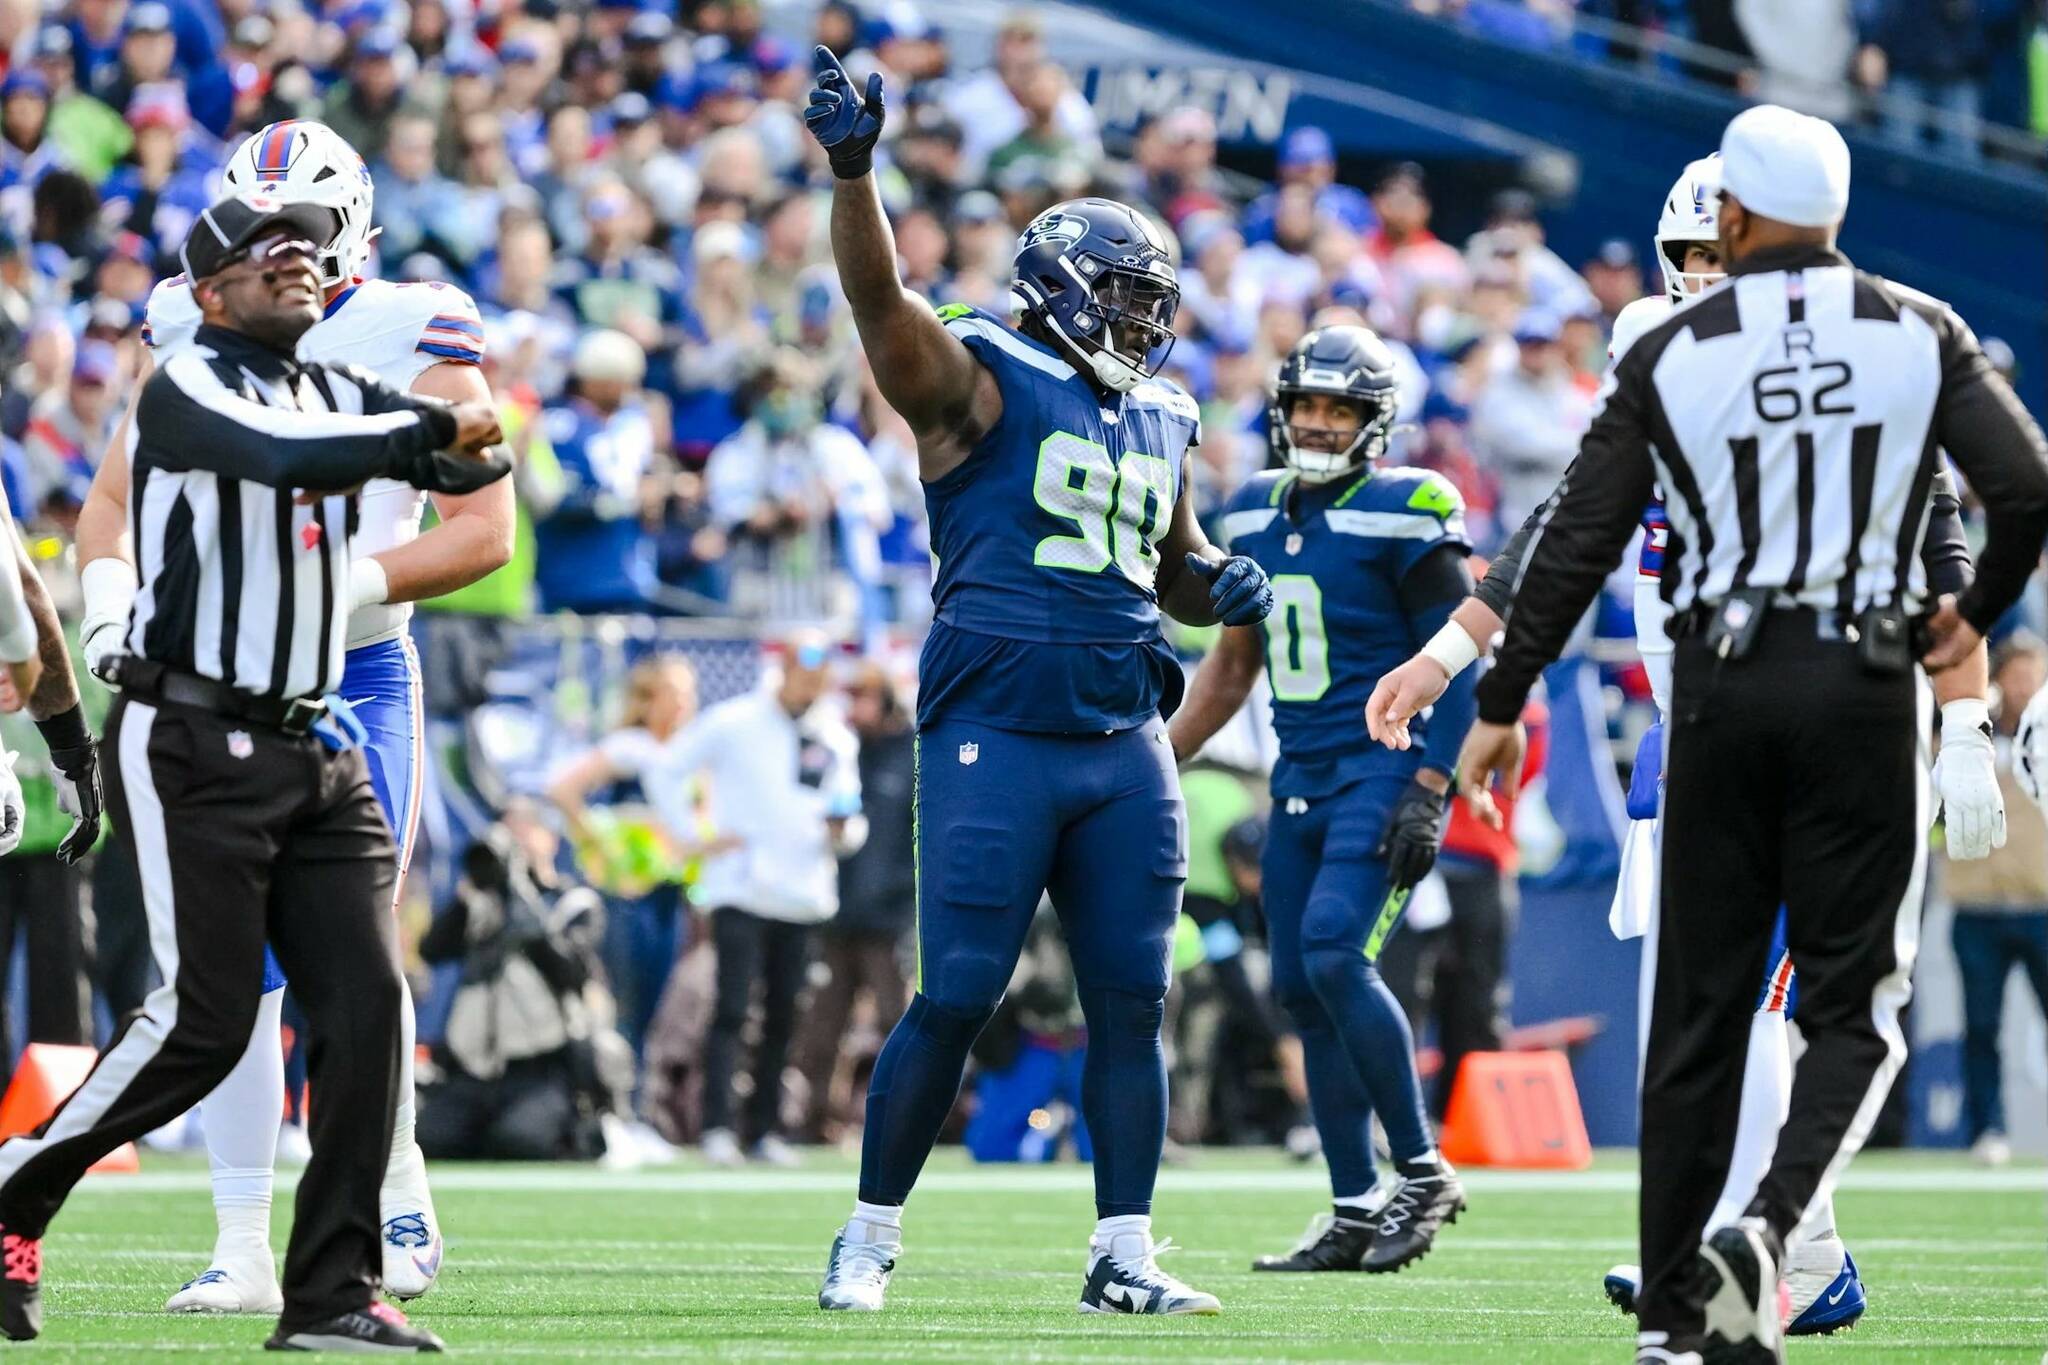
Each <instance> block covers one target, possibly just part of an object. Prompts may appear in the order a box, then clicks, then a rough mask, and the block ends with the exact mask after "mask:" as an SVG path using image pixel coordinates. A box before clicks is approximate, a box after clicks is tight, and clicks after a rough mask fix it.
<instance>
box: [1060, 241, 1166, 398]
mask: <svg viewBox="0 0 2048 1365" xmlns="http://www.w3.org/2000/svg"><path fill="white" fill-rule="evenodd" d="M1060 264H1061V265H1062V266H1063V267H1065V269H1066V270H1067V272H1068V273H1069V274H1070V275H1072V276H1073V277H1074V283H1075V287H1076V288H1077V289H1078V290H1080V291H1081V293H1082V294H1083V296H1084V297H1085V298H1086V299H1087V302H1085V303H1083V304H1082V305H1081V306H1080V307H1078V308H1076V309H1075V310H1074V312H1073V314H1072V320H1071V323H1070V326H1071V328H1072V330H1071V331H1070V330H1068V329H1066V328H1062V327H1061V326H1060V325H1059V323H1058V322H1057V321H1056V320H1054V318H1053V317H1052V315H1051V314H1050V312H1043V313H1042V314H1041V315H1042V316H1043V318H1044V320H1045V322H1046V324H1047V325H1048V326H1049V327H1051V328H1052V330H1053V332H1054V333H1055V335H1056V336H1057V337H1058V339H1059V340H1060V341H1061V342H1063V343H1064V344H1065V345H1066V347H1067V349H1068V350H1069V351H1071V352H1072V353H1073V354H1074V355H1075V356H1077V357H1078V358H1079V359H1080V360H1081V362H1082V364H1083V365H1084V366H1086V368H1087V369H1088V371H1089V372H1090V373H1091V374H1093V375H1094V376H1095V378H1096V380H1097V381H1098V382H1099V383H1101V384H1102V386H1103V387H1104V388H1107V389H1110V390H1112V391H1114V392H1117V393H1127V392H1129V391H1130V390H1131V389H1134V388H1136V387H1137V386H1138V385H1139V384H1141V383H1143V382H1144V381H1145V380H1147V379H1150V378H1152V377H1153V376H1155V375H1157V374H1158V373H1159V370H1160V367H1161V366H1163V365H1164V364H1165V363H1166V357H1167V355H1168V353H1169V352H1171V351H1172V350H1173V343H1174V340H1175V335H1174V330H1173V319H1174V315H1175V314H1176V313H1178V312H1179V311H1180V286H1179V285H1177V284H1175V283H1174V282H1173V280H1172V279H1171V277H1169V276H1165V275H1160V274H1153V273H1152V272H1150V271H1146V270H1139V269H1134V268H1131V267H1128V266H1122V265H1114V264H1111V263H1109V262H1107V261H1104V260H1102V259H1101V258H1100V257H1097V256H1082V257H1080V258H1079V261H1078V264H1077V263H1076V262H1075V261H1074V260H1063V261H1062V262H1061V263H1060Z"/></svg>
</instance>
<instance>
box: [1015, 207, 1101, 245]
mask: <svg viewBox="0 0 2048 1365" xmlns="http://www.w3.org/2000/svg"><path fill="white" fill-rule="evenodd" d="M1087 235H1088V220H1087V219H1085V218H1076V217H1074V216H1072V215H1071V214H1065V213H1061V212H1060V211H1059V210H1058V209H1057V208H1051V209H1047V210H1046V211H1045V212H1044V213H1041V214H1039V215H1038V216H1037V217H1036V218H1034V219H1032V220H1031V226H1030V227H1027V228H1025V229H1024V235H1023V236H1022V237H1021V238H1019V239H1018V241H1017V248H1018V250H1020V251H1021V250H1023V249H1024V248H1025V247H1027V246H1038V245H1040V244H1041V243H1044V242H1054V241H1056V242H1060V243H1062V244H1064V245H1066V246H1072V245H1073V244H1074V243H1076V242H1078V241H1080V240H1081V239H1082V238H1083V237H1085V236H1087Z"/></svg>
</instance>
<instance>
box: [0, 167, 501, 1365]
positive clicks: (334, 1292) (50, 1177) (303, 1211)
mask: <svg viewBox="0 0 2048 1365" xmlns="http://www.w3.org/2000/svg"><path fill="white" fill-rule="evenodd" d="M334 229H335V224H334V223H333V221H332V213H331V211H330V210H327V209H323V208H318V207H315V206H311V205H296V206H291V207H285V206H283V205H281V204H280V203H279V202H278V201H277V200H275V199H272V198H269V197H267V196H264V195H262V194H260V193H252V194H248V195H244V196H240V197H231V198H227V199H223V200H221V201H220V202H218V203H216V204H214V205H212V206H211V207H210V208H208V209H207V210H206V211H205V212H204V213H203V214H201V215H200V218H199V221H198V222H197V223H195V224H194V225H193V228H192V231H191V234H190V236H189V237H188V238H187V239H186V242H185V245H184V250H183V253H182V256H183V264H184V267H185V272H186V274H187V275H188V276H189V277H190V278H191V280H192V282H193V295H194V297H195V298H196V299H197V300H198V302H199V304H200V306H201V309H202V310H203V313H204V318H205V322H204V325H202V326H201V327H200V328H199V330H198V333H197V336H196V344H195V345H194V346H192V347H191V348H189V349H188V350H187V351H185V352H183V353H181V354H180V355H178V356H176V357H174V358H172V359H171V360H169V361H168V362H166V363H165V365H164V366H163V368H162V369H160V370H158V371H157V372H156V374H155V375H154V376H152V377H151V379H150V380H149V382H148V384H147V385H146V386H145V387H144V388H143V391H142V397H141V400H140V403H139V405H138V407H137V410H136V417H135V423H134V428H133V434H132V435H131V437H130V442H131V446H130V450H129V459H130V462H131V464H132V466H133V469H134V481H135V484H134V493H133V496H132V497H131V499H130V506H131V508H132V513H131V531H132V534H133V535H134V538H135V552H136V556H135V557H136V563H137V566H138V567H139V569H140V571H141V576H142V588H141V591H140V593H139V594H138V595H137V597H136V600H135V606H134V610H133V614H132V617H131V620H130V622H129V626H128V632H127V637H126V649H127V653H126V655H125V656H124V657H121V658H120V659H119V660H118V661H117V663H116V666H115V672H116V680H117V681H118V682H119V683H120V685H121V697H120V699H119V700H118V701H116V703H115V705H114V709H113V711H112V713H111V714H110V715H109V717H108V720H107V734H106V748H107V749H108V751H109V753H110V754H112V755H113V756H114V757H113V759H112V761H111V762H110V763H109V765H108V767H109V770H108V778H107V788H108V794H109V796H110V797H111V799H112V807H113V810H114V812H115V819H116V824H117V826H118V828H119V829H120V831H121V833H122V836H123V837H124V838H126V839H127V840H128V841H129V843H130V845H131V846H132V851H133V853H134V855H135V859H136V864H137V867H138V869H139V871H140V873H141V880H142V889H143V903H144V907H145V910H146V912H147V916H148V920H149V929H150V942H151V947H152V950H153V951H154V953H155V956H156V962H157V967H158V970H159V972H160V973H161V975H162V977H163V982H164V984H163V985H162V986H161V987H159V988H158V989H157V990H156V991H154V992H152V993H151V995H150V996H149V998H148V999H147V1000H146V1001H145V1002H144V1004H143V1007H142V1009H141V1011H140V1012H139V1013H138V1014H137V1015H135V1016H134V1017H133V1018H131V1019H130V1020H129V1021H128V1023H127V1024H126V1025H125V1026H124V1028H123V1029H122V1031H121V1032H120V1033H119V1034H118V1035H117V1036H116V1038H115V1040H114V1042H113V1044H112V1046H110V1047H109V1048H108V1049H107V1051H106V1052H105V1053H104V1054H103V1055H102V1056H101V1057H100V1060H99V1063H98V1065H97V1066H96V1067H95V1069H94V1071H93V1073H92V1075H91V1076H90V1077H89V1078H88V1079H87V1081H86V1083H85V1085H84V1086H82V1087H81V1088H80V1089H79V1090H78V1092H77V1093H76V1094H74V1095H73V1096H72V1097H71V1099H70V1100H69V1101H67V1102H66V1103H65V1104H64V1105H63V1107H61V1108H60V1109H59V1110H58V1111H57V1113H56V1115H55V1116H54V1117H53V1118H52V1119H51V1120H50V1122H49V1123H47V1124H45V1125H44V1126H43V1128H42V1129H40V1130H39V1131H38V1132H36V1133H35V1134H34V1135H32V1136H29V1137H23V1138H16V1139H14V1140H12V1141H9V1142H7V1143H5V1144H4V1145H0V1331H4V1332H5V1334H6V1335H7V1336H8V1337H10V1338H12V1339H14V1340H17V1341H21V1340H26V1339H28V1338H31V1337H34V1336H35V1335H37V1333H38V1331H39V1330H40V1328H41V1318H42V1311H41V1304H40V1301H39V1291H40V1282H41V1270H42V1253H41V1246H40V1241H39V1239H40V1238H41V1236H42V1234H43V1229H44V1228H45V1226H46V1225H47V1224H48V1223H49V1221H50V1219H51V1218H52V1216H54V1215H55V1213H56V1212H57V1209H58V1207H59V1206H60V1205H61V1204H62V1203H63V1201H64V1198H65V1196H66V1195H67V1194H68V1193H69V1192H70V1190H71V1187H72V1186H73V1185H74V1184H75V1183H76V1182H77V1181H78V1179H79V1177H80V1176H82V1175H83V1174H84V1173H85V1170H86V1168H87V1167H88V1166H90V1165H91V1164H92V1163H93V1162H94V1161H96V1160H98V1159H99V1158H100V1157H101V1156H104V1155H105V1154H106V1153H107V1152H109V1151H111V1150H112V1149H113V1148H114V1147H116V1146H118V1145H119V1144H121V1143H122V1142H125V1141H127V1140H129V1139H131V1138H137V1137H140V1136H141V1135H142V1134H144V1133H146V1132H148V1131H149V1130H150V1129H152V1128H155V1127H157V1126H159V1125H161V1124H163V1123H165V1122H167V1121H169V1120H170V1119H172V1118H174V1117H176V1116H177V1115H179V1114H181V1113H183V1112H185V1111H186V1110H187V1109H189V1108H190V1107H191V1106H192V1105H194V1104H195V1103H197V1102H198V1101H199V1100H200V1099H201V1098H203V1097H204V1096H205V1095H206V1094H207V1093H208V1092H209V1091H211V1090H212V1089H213V1088H214V1086H215V1085H217V1084H218V1083H219V1082H220V1081H221V1079H222V1078H223V1077H225V1076H226V1075H227V1074H228V1072H229V1070H230V1069H232V1068H233V1066H234V1065H235V1062H236V1060H237V1059H238V1058H240V1057H241V1055H242V1053H243V1051H244V1050H245V1049H246V1048H247V1046H248V1040H249V1031H250V1029H251V1028H252V1027H253V1025H254V1023H255V1018H256V1007H257V998H258V993H259V990H260V988H261V983H262V979H263V946H264V942H265V940H266V939H268V941H269V943H270V944H271V946H272V947H273V948H274V949H275V950H276V953H277V958H278V961H279V962H280V963H281V964H282V965H283V967H284V968H285V970H286V971H287V972H289V973H290V974H291V977H292V983H293V985H294V987H295V988H296V989H297V991H298V993H299V999H300V1001H301V1003H302V1004H303V1005H304V1006H305V1008H306V1013H307V1015H308V1018H309V1022H310V1025H311V1028H310V1034H311V1037H312V1053H311V1068H310V1069H311V1077H312V1086H313V1093H314V1094H315V1095H316V1096H317V1097H318V1098H317V1100H316V1102H315V1104H314V1106H313V1133H312V1138H313V1158H312V1161H311V1162H310V1163H309V1164H308V1165H307V1167H306V1171H305V1176H304V1178H303V1179H302V1180H301V1182H300V1185H299V1195H298V1212H297V1215H296V1219H295V1222H294V1224H293V1227H292V1239H291V1247H290V1250H289V1252H288V1253H287V1255H286V1258H285V1272H284V1312H283V1314H282V1315H281V1317H280V1318H279V1321H278V1327H277V1333H276V1335H275V1336H273V1337H272V1338H271V1340H270V1343H269V1344H270V1345H271V1346H272V1347H275V1348H279V1349H354V1350H366V1349H369V1350H383V1351H400V1350H436V1351H437V1350H439V1349H441V1343H440V1342H439V1340H438V1339H436V1338H435V1337H434V1336H433V1335H432V1334H431V1333H428V1332H423V1331H419V1330H417V1329H414V1328H411V1327H409V1326H407V1325H406V1324H405V1320H404V1319H403V1318H402V1317H401V1316H399V1315H398V1314H397V1313H396V1312H395V1311H393V1310H390V1309H388V1308H384V1307H382V1306H373V1300H374V1296H375V1294H376V1291H377V1277H378V1269H379V1249H378V1218H377V1187H378V1182H379V1181H380V1180H381V1178H382V1176H383V1172H384V1158H385V1148H386V1147H387V1146H388V1145H389V1143H390V1141H391V1112H392V1105H393V1102H394V1098H395V1085H396V1079H397V1075H398V1049H399V1016H398V1006H399V978H398V964H397V956H396V947H395V943H394V939H393V930H392V920H391V914H390V911H389V906H390V903H391V892H392V885H391V881H392V875H393V873H392V868H393V867H394V865H395V863H396V859H395V858H394V856H393V852H392V847H391V832H390V830H389V828H388V827H387V826H386V824H385V822H384V818H383V816H382V814H381V813H380V812H379V810H378V807H377V803H376V799H375V797H374V796H373V795H372V794H371V789H370V779H369V771H368V769H367V768H366V767H365V765H364V762H363V757H362V754H361V753H360V751H358V750H355V749H352V748H345V747H339V748H338V747H334V746H332V745H330V744H329V743H327V742H324V741H323V739H322V738H320V737H319V736H317V735H316V734H315V733H314V732H313V726H314V723H315V722H316V721H318V720H319V719H320V718H321V717H322V715H323V713H324V710H325V708H324V706H323V704H322V702H321V701H320V698H321V696H322V695H323V694H324V693H325V692H326V691H327V690H328V689H329V688H331V687H333V686H334V685H335V684H336V683H337V682H338V680H339V679H340V677H341V666H342V643H343V640H342V637H343V634H344V625H345V623H346V621H347V618H348V610H347V604H348V574H349V553H348V541H349V536H350V533H351V532H352V531H353V530H354V529H355V519H356V505H355V498H354V496H353V490H354V489H355V488H356V487H357V486H359V485H360V484H362V483H363V481H364V480H366V479H369V478H373V477H384V478H392V479H398V480H402V481H404V482H407V483H411V484H413V485H414V486H416V487H419V488H424V489H428V490H431V491H435V492H450V493H467V492H471V491H474V490H475V489H477V488H480V487H482V486H483V485H485V484H487V483H490V482H492V481H493V480H495V479H498V478H500V477H502V476H503V475H504V474H505V473H506V471H507V468H508V464H507V463H506V462H504V461H503V460H502V458H501V457H482V458H479V457H477V455H476V452H480V451H482V450H483V449H484V448H485V447H486V446H488V445H489V444H490V443H492V442H494V441H496V440H497V439H498V429H497V422H496V418H495V417H494V415H493V414H492V413H491V411H490V409H489V408H488V406H487V405H483V404H473V405H472V404H465V405H462V406H459V407H454V408H449V407H446V406H443V405H440V404H435V403H431V402H430V401H425V400H420V399H416V398H410V397H407V396H405V395H402V394H399V393H397V392H395V391H394V390H392V389H389V388H387V387H385V386H384V385H382V384H380V383H378V382H377V381H375V380H374V379H372V378H371V377H370V376H369V375H367V374H366V373H364V372H363V371H361V370H357V369H352V368H349V367H344V366H331V365H301V364H300V363H298V362H297V361H296V360H295V359H294V358H293V350H294V347H295V346H296V344H297V342H298V339H299V337H300V336H301V335H302V334H303V333H304V332H305V331H306V329H307V328H309V327H311V326H312V325H313V324H314V323H316V322H318V321H319V320H320V315H321V303H322V300H321V291H320V282H319V277H318V275H317V273H316V271H315V268H314V251H315V246H314V244H315V243H318V242H325V241H327V240H329V239H330V238H331V237H332V236H333V234H334ZM300 490H314V491H312V492H302V491H300ZM324 728H328V727H323V729H324Z"/></svg>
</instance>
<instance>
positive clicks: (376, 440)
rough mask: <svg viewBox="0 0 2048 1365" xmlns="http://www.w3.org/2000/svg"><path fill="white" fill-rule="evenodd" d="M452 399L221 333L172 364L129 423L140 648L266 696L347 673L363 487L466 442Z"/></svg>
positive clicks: (135, 651)
mask: <svg viewBox="0 0 2048 1365" xmlns="http://www.w3.org/2000/svg"><path fill="white" fill-rule="evenodd" d="M454 434H455V422H454V418H453V417H452V416H450V415H449V414H448V412H447V411H446V410H445V409H444V408H442V407H440V406H439V405H436V404H433V403H430V402H423V401H422V400H419V399H416V398H412V397H409V396H407V395H405V394H401V393H399V392H398V391H396V390H394V389H392V388H390V387H388V386H386V385H384V384H382V383H380V382H379V381H378V380H377V379H375V378H374V377H373V376H371V375H370V374H369V373H368V372H367V371H364V370H361V369H357V368H355V367H353V366H337V365H324V364H304V365H302V364H300V363H299V362H298V361H296V360H295V359H293V358H292V357H290V356H286V355H282V354H280V353H278V352H277V351H274V350H272V349H270V348H269V347H267V346H264V345H262V344H261V343H259V342H257V341H255V340H253V339H252V338H250V337H247V336H245V335H243V334H241V333H238V332H233V331H229V330H227V329H225V328H220V327H212V326H207V327H202V328H200V329H199V331H198V333H197V334H196V335H195V337H194V338H193V343H192V344H191V345H190V346H188V347H184V348H181V349H180V350H179V351H178V352H177V353H176V354H174V355H172V356H171V357H170V358H169V359H168V360H166V361H164V362H163V364H162V366H161V368H159V369H158V370H157V372H156V373H155V374H154V375H152V376H151V377H150V380H149V382H148V383H147V384H146V385H144V387H143V391H142V398H141V401H140V403H139V404H138V406H137V408H136V413H135V420H134V423H133V425H132V426H131V428H130V431H129V447H128V458H129V470H130V485H129V495H128V506H129V518H130V529H131V530H132V531H133V534H134V539H135V560H136V570H137V573H138V575H139V576H140V578H141V588H140V591H139V592H138V593H137V594H136V598H135V606H134V611H133V613H132V615H131V616H130V618H129V623H128V633H127V637H126V648H127V652H128V653H130V654H132V655H136V656H138V657H141V658H146V659H149V660H152V661H154V662H157V663H161V664H165V665H168V666H170V667H172V668H176V669H182V670H184V671H186V672H188V673H196V674H199V675H201V676H204V677H207V678H212V679H215V680H217V681H220V682H224V683H227V684H228V685H230V686H232V687H235V688H238V689H240V690H242V691H245V692H250V693H253V694H256V695H259V696H264V697H270V698H275V699H279V700H290V699H293V698H298V697H312V696H319V695H321V694H323V693H325V692H327V691H329V690H331V689H332V688H333V687H335V686H336V685H337V684H338V683H339V682H340V680H341V668H342V650H343V643H344V638H345V635H346V626H347V618H348V574H349V555H348V542H349V537H350V535H351V534H352V533H353V532H354V530H355V524H356V505H355V497H354V495H353V493H352V492H337V493H332V494H329V495H328V496H325V497H321V498H318V499H317V500H312V501H309V502H307V503H305V504H301V503H300V502H298V500H297V497H296V494H297V492H298V490H302V489H312V490H327V489H343V490H353V489H354V488H355V487H356V486H357V485H359V484H361V483H362V482H363V481H364V480H365V479H368V478H371V477H375V476H380V475H381V476H385V477H396V478H401V479H403V478H406V477H407V474H406V472H405V471H406V470H407V469H408V468H409V467H410V466H411V464H412V463H413V462H415V461H417V460H418V459H419V458H420V457H421V455H422V454H424V453H425V452H428V451H432V450H435V449H438V448H440V447H442V446H444V445H446V444H447V443H448V442H449V441H450V440H452V439H453V437H454Z"/></svg>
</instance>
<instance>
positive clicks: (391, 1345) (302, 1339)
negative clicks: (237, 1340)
mask: <svg viewBox="0 0 2048 1365" xmlns="http://www.w3.org/2000/svg"><path fill="white" fill-rule="evenodd" d="M263 1349H264V1350H266V1351H341V1352H354V1353H355V1354H357V1355H395V1354H397V1353H399V1352H402V1351H414V1352H422V1353H424V1352H432V1353H434V1354H436V1355H438V1354H440V1353H441V1352H442V1351H445V1350H447V1349H448V1347H447V1345H446V1344H445V1343H443V1342H442V1340H441V1338H439V1337H437V1336H435V1335H434V1334H433V1333H432V1332H429V1331H427V1330H426V1329H425V1328H424V1327H415V1326H413V1325H412V1324H411V1323H409V1322H407V1321H406V1320H405V1314H403V1313H401V1312H399V1311H398V1310H397V1309H396V1308H393V1307H392V1306H391V1305H390V1304H388V1303H384V1302H382V1301H381V1300H380V1301H379V1302H377V1303H373V1304H371V1305H370V1306H369V1307H368V1308H359V1309H356V1310H355V1311H354V1312H352V1313H342V1314H339V1315H337V1316H335V1317H331V1318H329V1319H327V1320H326V1321H325V1322H316V1323H312V1324H310V1325H309V1326H305V1327H300V1328H296V1329H294V1330H292V1331H289V1332H288V1331H286V1330H285V1327H284V1324H283V1323H279V1324H278V1326H277V1330H276V1331H275V1332H273V1333H271V1334H270V1340H268V1341H266V1342H264V1343H263Z"/></svg>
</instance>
